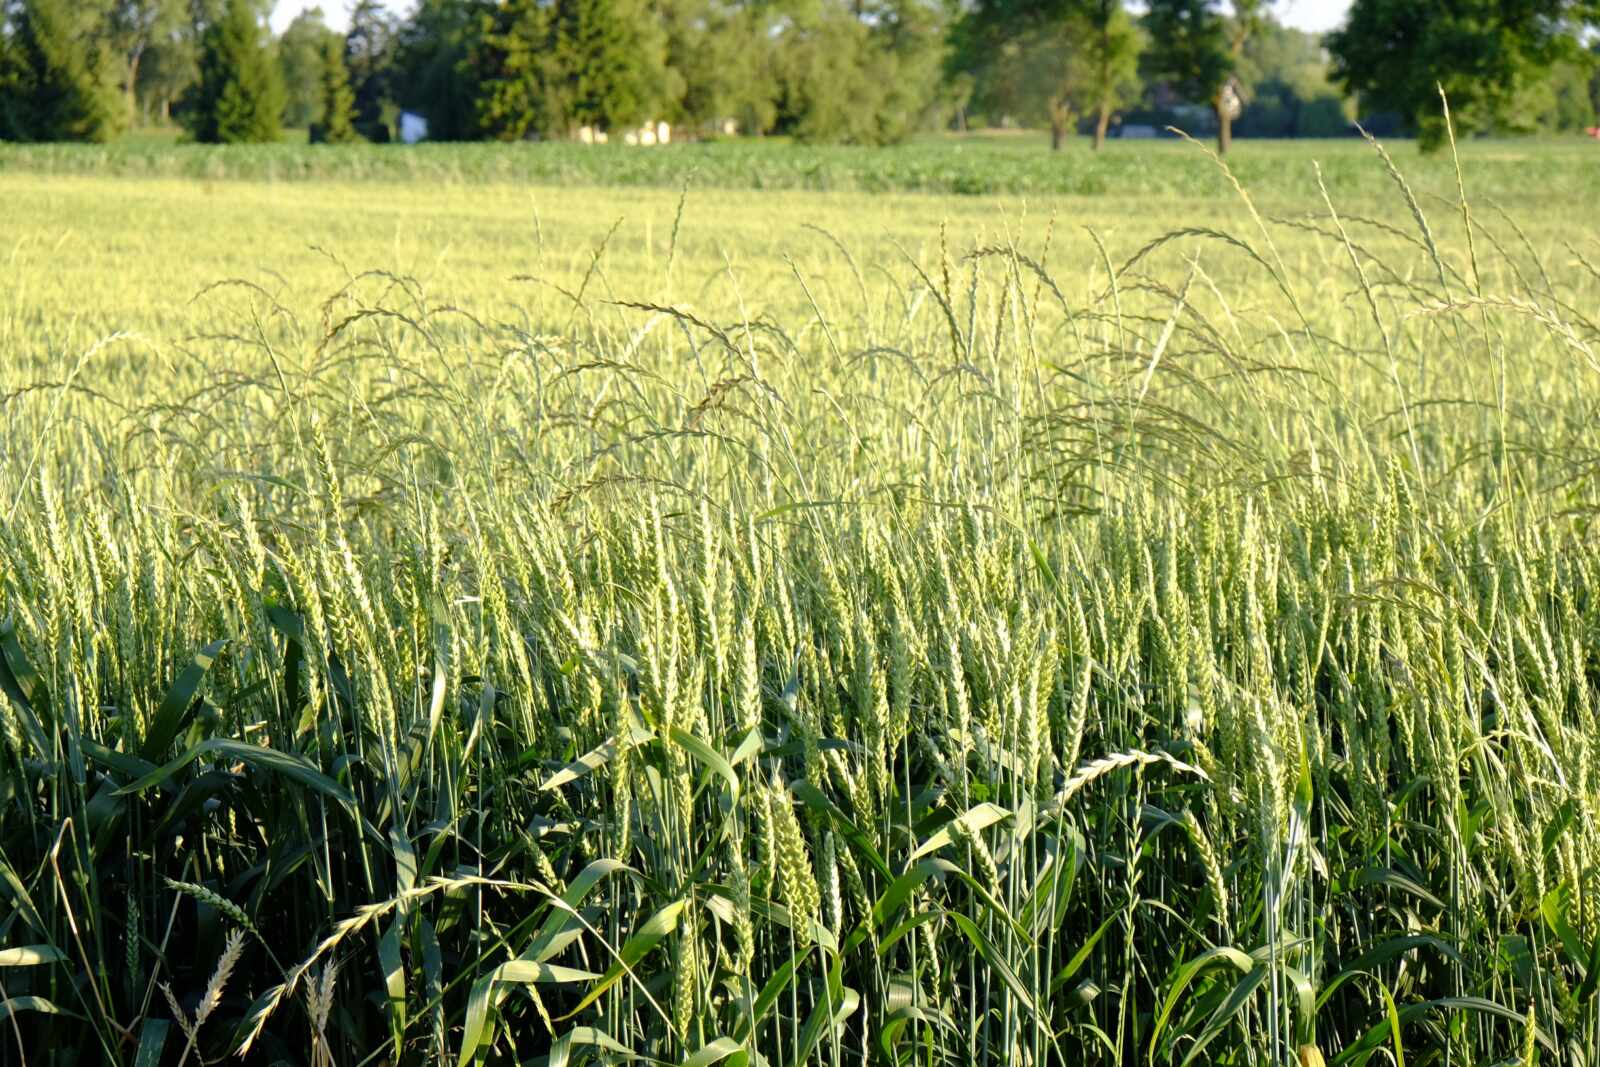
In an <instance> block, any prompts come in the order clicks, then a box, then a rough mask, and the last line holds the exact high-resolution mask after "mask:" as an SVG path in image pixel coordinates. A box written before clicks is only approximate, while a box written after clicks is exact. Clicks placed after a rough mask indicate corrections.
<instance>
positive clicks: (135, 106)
mask: <svg viewBox="0 0 1600 1067" xmlns="http://www.w3.org/2000/svg"><path fill="white" fill-rule="evenodd" d="M143 57H144V49H143V48H138V49H135V50H134V53H133V55H132V56H130V57H129V58H128V124H129V125H130V126H131V125H134V124H135V123H137V122H138V120H139V60H140V59H142V58H143Z"/></svg>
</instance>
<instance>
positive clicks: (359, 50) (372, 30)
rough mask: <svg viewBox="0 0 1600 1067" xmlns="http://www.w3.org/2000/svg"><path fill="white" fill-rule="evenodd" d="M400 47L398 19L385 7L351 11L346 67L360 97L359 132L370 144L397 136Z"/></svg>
mask: <svg viewBox="0 0 1600 1067" xmlns="http://www.w3.org/2000/svg"><path fill="white" fill-rule="evenodd" d="M397 43H398V41H397V35H396V25H395V20H394V17H393V16H392V15H390V14H389V12H388V10H387V9H386V8H385V7H384V6H383V4H381V3H380V2H379V0H358V2H357V3H356V5H355V7H353V8H352V9H351V11H350V30H349V32H348V33H346V34H345V38H344V63H345V68H346V69H347V70H348V71H349V72H350V87H351V89H353V90H354V91H355V94H356V130H357V132H359V133H360V134H361V136H363V137H365V138H366V139H367V140H369V141H387V140H389V139H390V135H391V133H392V132H393V130H392V127H393V124H394V119H395V113H396V111H397V110H398V109H397V107H396V105H395V101H394V61H395V47H396V45H397Z"/></svg>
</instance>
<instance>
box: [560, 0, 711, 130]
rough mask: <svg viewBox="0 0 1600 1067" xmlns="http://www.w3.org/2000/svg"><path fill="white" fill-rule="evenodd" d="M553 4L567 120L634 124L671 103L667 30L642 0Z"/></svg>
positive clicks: (615, 125) (580, 123)
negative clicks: (565, 96) (567, 93)
mask: <svg viewBox="0 0 1600 1067" xmlns="http://www.w3.org/2000/svg"><path fill="white" fill-rule="evenodd" d="M554 6H555V12H556V44H557V48H558V49H559V50H560V53H561V55H562V59H563V62H564V67H565V69H564V74H565V80H566V82H567V85H568V86H569V87H570V96H569V97H568V99H569V105H568V111H567V120H568V122H569V123H570V124H571V125H575V126H594V127H597V128H599V129H607V130H615V129H622V128H624V127H628V126H636V125H638V124H639V123H641V122H645V121H647V120H652V119H655V118H656V117H657V115H658V114H659V112H660V110H661V109H662V108H663V107H666V106H668V105H670V104H671V103H673V101H671V100H669V99H668V96H669V85H670V83H669V79H668V77H667V62H666V61H667V50H666V35H665V34H664V33H662V31H661V27H660V25H659V23H657V22H656V20H655V17H654V16H653V15H652V14H651V12H650V9H649V7H648V6H646V5H645V4H644V3H643V0H557V3H556V4H555V5H554ZM680 91H681V89H680Z"/></svg>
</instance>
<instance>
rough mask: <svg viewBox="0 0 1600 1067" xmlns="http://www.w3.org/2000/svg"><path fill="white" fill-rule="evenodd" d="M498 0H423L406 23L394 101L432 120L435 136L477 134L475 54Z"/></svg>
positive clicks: (401, 36) (400, 36) (400, 37)
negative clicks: (475, 119)
mask: <svg viewBox="0 0 1600 1067" xmlns="http://www.w3.org/2000/svg"><path fill="white" fill-rule="evenodd" d="M495 7H496V4H495V3H494V2H493V0H422V2H421V3H420V4H418V5H417V9H416V10H415V11H414V12H413V13H412V14H411V16H410V17H409V18H407V19H406V20H405V22H404V23H402V24H401V26H400V29H399V33H398V40H397V44H396V48H395V71H396V77H395V79H394V82H395V100H396V103H398V104H399V105H400V106H401V107H403V108H405V109H406V110H408V111H415V112H416V113H417V114H419V115H423V116H425V117H426V118H427V120H428V136H429V138H431V139H434V140H443V141H460V140H466V139H469V138H471V137H474V136H476V123H475V121H474V111H475V105H476V102H477V98H478V92H479V89H480V84H479V82H480V80H481V79H480V77H479V75H478V71H477V68H476V66H475V57H476V56H477V54H478V53H479V51H480V48H481V44H482V36H483V33H484V32H485V25H486V22H489V23H492V21H493V16H494V11H495Z"/></svg>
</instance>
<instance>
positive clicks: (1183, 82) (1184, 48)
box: [1144, 0, 1234, 140]
mask: <svg viewBox="0 0 1600 1067" xmlns="http://www.w3.org/2000/svg"><path fill="white" fill-rule="evenodd" d="M1144 25H1145V29H1147V30H1148V31H1149V33H1150V49H1149V51H1147V52H1146V53H1145V76H1146V77H1147V78H1149V79H1151V80H1154V81H1158V82H1162V83H1164V84H1165V85H1167V86H1168V87H1169V88H1170V89H1171V90H1172V91H1174V92H1176V93H1177V94H1178V95H1179V96H1180V97H1182V98H1183V99H1185V100H1189V101H1192V102H1195V103H1201V102H1204V103H1206V104H1209V105H1212V106H1213V107H1215V101H1216V100H1217V96H1218V94H1219V93H1220V92H1221V91H1222V87H1223V85H1225V84H1226V83H1227V80H1228V77H1229V75H1231V74H1232V73H1233V70H1234V58H1233V56H1232V55H1231V54H1230V51H1229V41H1228V27H1227V25H1226V24H1225V23H1224V21H1223V18H1222V13H1221V11H1220V10H1219V9H1218V8H1217V7H1216V6H1215V2H1214V0H1151V3H1150V9H1149V12H1148V13H1147V14H1146V15H1145V17H1144ZM1218 136H1219V140H1220V139H1221V137H1222V136H1223V135H1222V133H1221V130H1220V127H1219V134H1218Z"/></svg>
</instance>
